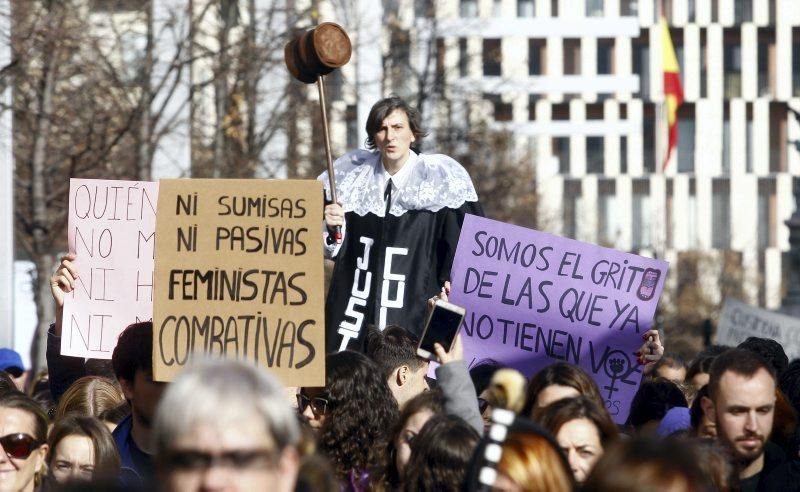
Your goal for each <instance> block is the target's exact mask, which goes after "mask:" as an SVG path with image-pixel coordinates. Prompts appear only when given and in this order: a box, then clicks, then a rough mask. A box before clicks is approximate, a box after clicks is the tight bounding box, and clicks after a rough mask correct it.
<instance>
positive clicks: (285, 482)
mask: <svg viewBox="0 0 800 492" xmlns="http://www.w3.org/2000/svg"><path fill="white" fill-rule="evenodd" d="M299 469H300V457H299V456H298V454H297V450H296V449H295V448H294V447H292V446H286V447H285V448H284V449H283V451H281V456H280V458H279V462H278V470H279V473H280V478H279V481H280V483H278V484H277V485H278V487H277V490H279V491H281V492H291V491H293V490H294V489H295V483H296V482H297V472H298V471H299Z"/></svg>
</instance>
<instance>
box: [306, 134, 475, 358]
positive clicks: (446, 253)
mask: <svg viewBox="0 0 800 492" xmlns="http://www.w3.org/2000/svg"><path fill="white" fill-rule="evenodd" d="M409 165H411V166H412V167H411V168H410V169H409V171H410V172H409V173H408V174H407V175H406V176H405V181H404V183H402V185H401V186H400V188H399V189H395V190H394V192H393V193H392V196H391V197H390V199H389V200H386V194H385V193H384V190H385V185H384V179H385V176H384V171H383V165H382V164H381V162H380V154H379V153H377V152H368V151H364V150H357V151H354V152H350V153H348V154H346V155H344V156H343V157H341V158H339V159H338V160H337V161H336V163H335V164H334V168H335V174H336V186H337V192H338V196H337V198H338V200H339V202H341V203H342V205H343V207H344V211H345V228H344V239H343V242H342V244H341V247H340V249H339V250H338V251H335V245H332V244H330V243H329V242H328V241H327V240H328V237H327V232H325V233H324V235H325V240H326V244H327V246H326V252H327V253H328V254H329V255H331V254H333V259H334V260H335V262H336V263H335V267H334V270H333V277H332V279H331V285H330V289H329V290H328V296H327V301H326V304H325V325H326V349H327V351H328V352H335V351H339V350H344V349H351V350H358V351H363V350H364V348H365V347H364V346H365V342H366V338H365V335H366V331H367V326H369V325H375V326H376V327H378V328H380V329H384V328H385V327H387V326H389V325H399V326H402V327H403V328H405V329H406V330H408V331H409V332H411V333H413V334H414V335H416V336H417V337H419V336H420V335H421V333H422V329H423V325H424V317H425V310H426V302H427V300H428V299H429V298H430V297H432V296H434V295H436V294H438V293H439V292H440V290H441V288H442V285H444V282H445V281H447V280H449V279H450V267H451V266H452V263H453V256H454V255H455V252H456V245H457V244H458V236H459V233H460V231H461V224H462V223H463V221H464V214H467V213H470V214H474V215H483V212H482V210H481V206H480V204H479V203H478V196H477V194H476V192H475V188H474V186H473V185H472V181H471V180H470V178H469V175H468V174H467V172H466V170H465V169H464V168H463V167H462V166H461V165H460V164H459V163H457V162H456V161H455V160H453V159H451V158H450V157H447V156H445V155H429V154H420V155H418V154H416V153H414V152H413V151H412V152H411V155H410V157H409V161H407V162H406V164H405V165H404V168H405V167H406V166H409ZM319 179H320V180H323V181H324V183H325V187H326V191H327V187H328V180H327V173H323V174H322V175H321V176H320V177H319ZM387 209H388V213H387Z"/></svg>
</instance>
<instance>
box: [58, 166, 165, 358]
mask: <svg viewBox="0 0 800 492" xmlns="http://www.w3.org/2000/svg"><path fill="white" fill-rule="evenodd" d="M157 200H158V183H151V182H142V181H110V180H99V179H98V180H95V179H71V180H70V187H69V225H68V228H69V229H68V240H69V251H70V253H74V254H75V255H77V257H76V259H75V266H76V268H77V269H78V274H79V278H78V279H77V280H76V282H75V289H74V290H73V291H72V292H71V293H70V294H69V295H67V296H66V298H65V300H64V317H63V325H62V334H61V353H62V354H63V355H71V356H77V357H92V358H96V359H110V358H111V353H112V352H113V350H114V347H115V346H116V344H117V338H118V337H119V334H120V332H121V331H122V330H123V329H124V328H125V327H126V326H128V325H129V324H131V323H135V322H137V321H146V320H150V319H151V318H152V317H153V267H154V258H155V243H156V241H155V231H156V204H157Z"/></svg>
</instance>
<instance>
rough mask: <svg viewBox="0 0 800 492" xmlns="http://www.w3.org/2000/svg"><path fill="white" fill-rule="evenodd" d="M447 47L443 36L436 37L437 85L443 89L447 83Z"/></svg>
mask: <svg viewBox="0 0 800 492" xmlns="http://www.w3.org/2000/svg"><path fill="white" fill-rule="evenodd" d="M446 54H447V47H446V46H445V44H444V39H443V38H436V86H437V87H438V88H439V89H441V88H442V87H443V86H444V83H445V66H444V61H445V55H446Z"/></svg>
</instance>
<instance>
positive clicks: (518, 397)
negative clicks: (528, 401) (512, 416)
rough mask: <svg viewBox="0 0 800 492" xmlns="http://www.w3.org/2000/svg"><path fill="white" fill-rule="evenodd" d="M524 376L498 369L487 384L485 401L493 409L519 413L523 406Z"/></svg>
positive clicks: (516, 372)
mask: <svg viewBox="0 0 800 492" xmlns="http://www.w3.org/2000/svg"><path fill="white" fill-rule="evenodd" d="M526 383H527V381H526V380H525V376H523V375H522V374H521V373H520V372H519V371H517V370H516V369H508V368H503V369H498V370H497V372H495V373H494V376H492V382H491V383H489V388H488V392H487V400H488V401H489V403H490V404H491V405H492V407H494V408H505V409H508V410H511V411H512V412H514V413H519V412H520V410H522V406H523V405H524V404H525V384H526Z"/></svg>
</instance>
